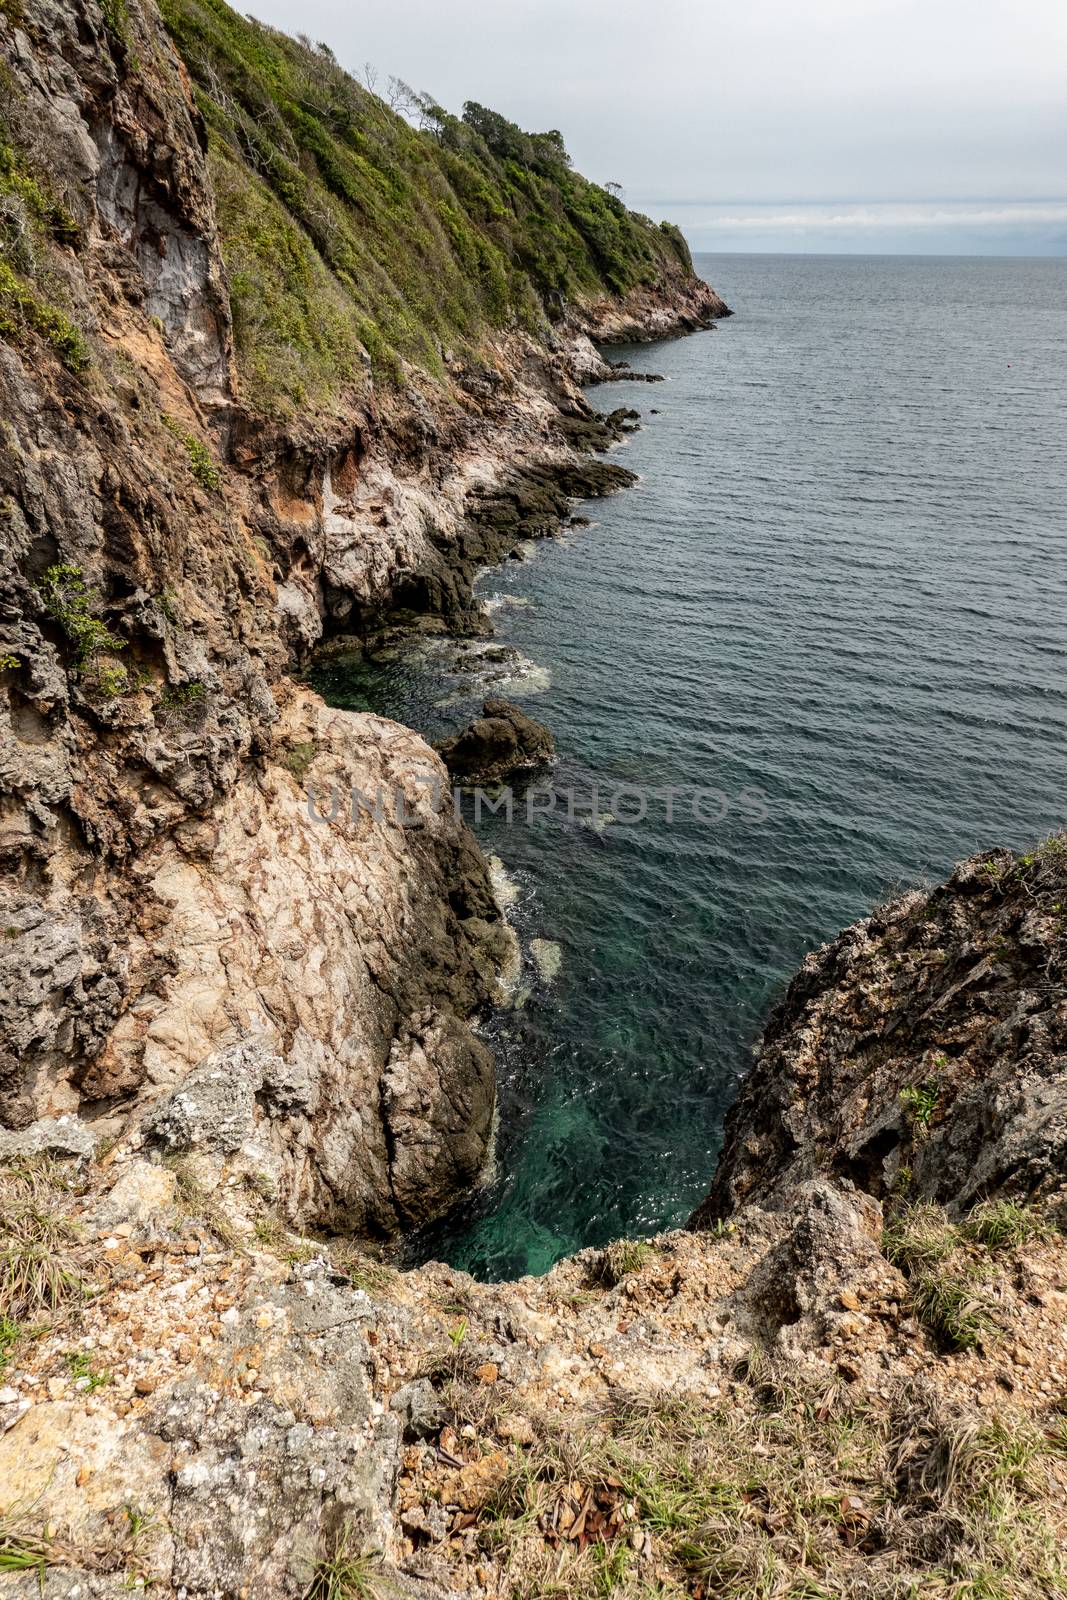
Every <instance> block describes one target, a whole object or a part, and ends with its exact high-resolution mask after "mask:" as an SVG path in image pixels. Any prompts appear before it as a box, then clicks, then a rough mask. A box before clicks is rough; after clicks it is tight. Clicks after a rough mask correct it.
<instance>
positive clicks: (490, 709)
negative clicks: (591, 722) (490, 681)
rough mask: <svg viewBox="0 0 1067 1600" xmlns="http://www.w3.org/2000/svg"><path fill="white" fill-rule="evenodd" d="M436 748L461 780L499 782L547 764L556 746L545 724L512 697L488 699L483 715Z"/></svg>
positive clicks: (504, 781)
mask: <svg viewBox="0 0 1067 1600" xmlns="http://www.w3.org/2000/svg"><path fill="white" fill-rule="evenodd" d="M435 749H436V750H437V752H438V754H439V755H440V756H441V757H442V759H443V760H444V763H445V766H446V767H447V768H448V770H449V772H450V773H451V775H452V776H453V777H454V778H456V779H458V780H459V782H460V783H465V784H497V783H507V782H508V780H509V779H510V778H512V777H514V776H515V775H516V773H520V772H532V771H534V770H535V769H536V768H537V767H542V766H545V765H546V764H547V763H548V762H550V761H551V760H552V759H553V757H554V755H555V750H556V747H555V743H554V741H553V739H552V735H551V733H550V732H549V730H548V729H547V728H546V727H545V726H544V724H543V723H541V722H535V721H534V719H533V718H532V717H528V716H527V715H526V713H525V711H523V710H522V709H521V707H519V706H516V705H512V703H511V701H510V700H486V702H485V704H484V705H483V706H482V715H481V716H480V717H475V719H474V721H473V722H471V723H468V725H467V727H465V728H464V729H463V730H462V731H461V732H460V733H457V734H455V735H454V736H453V737H452V738H451V739H443V740H442V741H441V742H440V743H439V744H437V745H436V746H435Z"/></svg>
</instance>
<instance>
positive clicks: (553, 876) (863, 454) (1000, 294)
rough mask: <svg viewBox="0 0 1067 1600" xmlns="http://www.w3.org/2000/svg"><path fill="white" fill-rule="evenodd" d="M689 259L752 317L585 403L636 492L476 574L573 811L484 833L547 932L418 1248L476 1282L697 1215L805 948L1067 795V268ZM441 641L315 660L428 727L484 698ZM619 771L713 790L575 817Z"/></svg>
mask: <svg viewBox="0 0 1067 1600" xmlns="http://www.w3.org/2000/svg"><path fill="white" fill-rule="evenodd" d="M699 265H700V267H701V269H702V270H703V272H704V274H705V276H707V277H708V278H709V279H710V281H711V282H713V283H714V284H715V286H716V287H717V288H718V289H719V290H720V291H721V292H722V293H723V294H724V296H725V298H726V299H727V301H728V302H729V303H730V304H731V305H732V306H733V307H734V308H735V310H736V316H735V317H734V318H733V319H732V320H731V321H729V322H726V323H723V324H722V325H721V327H720V328H719V329H718V330H717V331H716V332H714V333H710V334H702V335H697V336H695V337H693V338H690V339H687V340H682V341H679V342H676V343H671V344H666V345H661V346H658V347H644V348H641V349H637V350H634V351H626V352H623V354H625V355H626V357H627V358H628V359H630V360H631V361H632V362H633V364H634V365H635V366H638V367H643V368H647V369H649V370H655V371H659V372H662V373H664V374H666V376H667V379H668V381H667V382H666V383H663V384H659V385H656V386H654V387H653V386H651V385H650V386H647V387H646V386H644V385H641V386H638V385H633V384H617V385H613V386H610V387H603V388H600V389H598V390H596V391H594V393H593V396H592V398H593V400H594V403H595V404H596V405H597V406H598V407H600V408H601V409H605V410H606V409H609V408H611V407H613V406H616V405H636V406H637V407H639V409H640V410H641V411H642V413H643V420H644V424H645V425H644V428H643V431H642V432H640V433H639V434H637V435H636V436H635V437H634V438H633V439H632V440H631V441H630V442H628V443H627V444H626V445H624V446H623V447H622V448H621V449H620V451H619V453H618V455H617V457H616V459H618V460H619V461H621V462H623V463H624V464H626V465H627V466H630V467H632V468H634V469H635V470H636V471H637V472H639V473H640V474H641V482H640V484H639V486H638V487H637V488H636V489H634V490H632V491H630V492H628V493H626V494H623V495H620V496H618V497H616V498H614V499H613V500H610V501H607V502H598V503H596V504H595V505H593V506H588V507H584V508H582V509H583V510H587V511H588V512H589V514H590V515H591V516H592V517H593V519H594V523H593V526H592V527H590V528H588V529H586V530H584V531H582V532H577V531H575V532H573V533H571V534H569V535H568V536H567V538H566V539H565V541H564V542H563V543H562V544H559V543H555V542H551V541H550V542H546V543H544V544H542V545H540V546H538V547H537V552H536V554H535V555H534V557H533V559H531V560H529V561H528V562H525V563H521V564H520V563H509V564H507V565H506V567H505V568H503V569H501V570H499V571H496V572H494V573H492V574H489V575H487V578H486V579H485V580H484V582H483V586H482V592H483V594H485V595H486V596H487V597H491V596H497V597H499V596H501V595H505V594H506V595H509V596H512V597H514V598H515V599H516V600H518V601H521V602H524V604H521V605H515V604H510V603H509V604H505V605H502V606H501V607H500V608H499V609H498V610H497V611H496V624H497V632H498V635H499V637H500V639H502V640H504V641H506V642H508V643H510V644H512V645H514V646H516V647H517V648H518V650H519V651H521V652H522V654H523V656H524V657H525V658H527V660H528V661H529V662H532V663H536V664H537V666H538V667H540V668H543V669H545V674H544V675H541V676H539V675H538V674H536V673H535V674H533V675H528V676H527V677H525V678H524V677H522V676H521V675H520V676H519V677H518V678H517V679H512V680H511V681H510V682H508V683H507V684H506V685H505V686H504V688H505V692H506V693H508V694H509V695H510V696H511V697H512V698H515V699H520V700H522V701H523V703H524V704H525V705H526V707H527V709H528V710H529V711H530V712H531V713H532V714H533V715H535V716H538V717H541V718H543V719H544V720H545V721H547V722H548V723H549V724H550V725H551V726H552V728H553V730H554V732H555V735H556V739H557V743H558V745H559V748H560V755H561V759H560V765H559V768H558V770H557V772H556V774H555V783H556V785H557V786H558V787H559V789H560V790H561V791H562V790H567V789H571V790H573V791H574V793H575V797H576V800H575V809H576V815H575V817H574V818H573V820H572V819H569V818H568V816H567V815H566V814H565V811H564V810H563V808H562V806H561V807H560V808H559V809H557V812H556V813H555V814H554V815H551V816H549V817H545V818H541V819H539V820H538V821H536V822H535V823H534V824H533V825H532V826H526V825H525V824H521V823H520V824H516V825H515V826H512V827H510V828H509V827H507V826H506V824H505V822H504V819H503V818H497V819H488V820H487V819H484V818H483V820H482V822H481V823H480V824H479V826H478V831H479V833H480V835H481V838H482V841H483V844H484V846H485V847H486V849H487V850H491V851H494V852H496V853H497V854H499V856H501V857H502V858H503V860H504V862H505V863H506V865H507V867H508V869H509V871H510V872H511V874H512V876H513V877H514V879H515V881H516V883H517V885H518V887H519V891H520V894H519V901H518V904H517V907H516V910H515V916H516V920H517V922H518V925H519V927H520V929H521V931H522V933H523V935H524V937H526V938H529V937H533V936H538V937H543V938H547V939H550V940H553V941H556V942H558V944H559V946H560V949H561V954H562V965H561V968H560V971H559V975H558V977H557V978H556V979H555V981H554V983H553V984H552V985H551V986H550V987H547V988H546V987H545V986H544V985H543V984H541V985H538V984H532V985H530V984H528V987H532V992H531V993H530V994H529V997H528V998H526V1000H525V1003H524V1004H523V1005H522V1007H521V1009H520V1010H518V1011H516V1012H515V1013H513V1014H512V1016H511V1017H510V1019H507V1020H506V1021H504V1022H502V1023H500V1024H498V1025H497V1027H496V1029H495V1030H494V1031H495V1034H496V1042H497V1045H498V1050H499V1055H500V1061H501V1096H500V1102H501V1129H500V1138H499V1147H498V1155H499V1166H498V1176H497V1179H496V1181H495V1183H493V1184H492V1185H491V1186H490V1187H489V1188H488V1189H486V1190H485V1191H484V1192H483V1193H482V1194H480V1195H479V1196H478V1197H476V1199H475V1200H473V1201H472V1202H471V1203H470V1204H469V1205H468V1206H467V1207H466V1208H465V1209H464V1212H463V1214H462V1215H461V1216H460V1217H458V1218H456V1219H453V1221H452V1223H450V1225H449V1226H448V1227H447V1228H445V1229H442V1230H439V1231H438V1233H437V1234H436V1235H435V1236H434V1237H433V1238H432V1239H429V1240H427V1241H424V1242H423V1248H424V1249H425V1250H427V1251H430V1252H432V1253H433V1254H435V1255H437V1256H443V1257H444V1258H446V1259H447V1260H449V1261H451V1262H453V1263H454V1264H456V1265H458V1266H463V1267H467V1268H469V1269H470V1270H472V1271H475V1272H476V1273H478V1274H480V1275H482V1276H489V1277H504V1276H510V1275H513V1274H516V1273H519V1272H522V1271H532V1272H540V1271H543V1270H545V1269H546V1268H547V1267H548V1266H549V1265H550V1264H551V1263H552V1261H554V1260H555V1259H556V1258H557V1257H559V1256H560V1255H562V1254H564V1253H566V1252H568V1251H571V1250H573V1249H575V1248H577V1247H579V1246H582V1245H586V1244H592V1243H597V1242H603V1241H606V1240H608V1239H610V1238H612V1237H616V1236H618V1235H622V1234H627V1235H634V1234H641V1233H645V1232H651V1231H653V1230H655V1229H658V1228H661V1227H664V1226H668V1225H670V1224H674V1223H677V1222H679V1221H681V1220H682V1219H683V1218H684V1217H685V1216H686V1215H687V1213H688V1211H689V1210H690V1208H691V1207H692V1206H693V1205H694V1204H695V1203H696V1202H697V1201H698V1200H699V1199H700V1198H701V1196H702V1194H703V1193H704V1191H705V1189H706V1188H707V1184H708V1180H709V1177H710V1174H711V1170H712V1167H713V1164H714V1159H715V1155H716V1151H717V1149H718V1145H719V1142H720V1130H721V1124H722V1117H723V1114H724V1111H725V1109H726V1107H727V1105H728V1103H729V1101H730V1099H731V1098H732V1096H733V1094H734V1091H735V1087H736V1081H737V1075H738V1073H739V1072H740V1071H741V1070H742V1069H743V1067H744V1063H745V1059H746V1052H747V1050H748V1048H749V1046H750V1045H751V1043H752V1041H753V1040H754V1038H755V1037H756V1036H757V1034H758V1032H759V1030H760V1027H761V1024H762V1022H763V1020H764V1018H765V1016H766V1013H767V1010H768V1007H769V1005H770V1004H771V1003H772V1001H773V1000H774V998H775V997H776V996H777V995H778V994H779V993H780V992H781V990H782V988H783V986H784V983H785V981H786V980H787V978H788V976H789V975H790V974H791V973H792V972H793V971H794V970H795V968H796V966H797V964H798V962H799V961H800V959H801V957H802V956H803V954H804V952H805V951H806V950H808V949H811V948H812V947H813V946H815V945H817V944H819V943H821V942H822V941H823V940H825V939H826V938H828V937H830V936H831V935H833V934H834V933H836V932H837V930H838V929H839V928H841V927H842V926H843V925H845V924H846V923H848V922H850V921H851V920H853V919H854V918H855V917H856V916H858V915H860V914H861V913H863V912H864V911H865V910H867V909H868V908H869V907H871V906H872V905H873V904H874V903H875V902H877V901H878V900H879V899H880V898H882V897H883V896H885V895H886V894H887V893H888V892H889V891H891V890H892V889H893V888H894V887H895V886H897V885H899V884H901V883H911V882H914V881H916V880H920V879H922V878H924V877H929V878H934V879H936V878H939V877H941V876H942V875H943V874H944V873H945V872H946V871H947V870H948V869H949V868H950V867H951V865H952V863H953V861H955V860H956V859H958V858H959V857H961V856H963V855H965V854H967V853H968V852H969V851H971V850H973V849H975V848H977V847H985V846H989V845H993V844H1001V843H1008V844H1014V845H1023V844H1026V843H1027V842H1029V841H1032V840H1034V839H1036V838H1038V837H1039V836H1041V835H1043V834H1045V833H1047V832H1048V831H1049V830H1050V829H1053V828H1055V827H1058V826H1062V825H1063V824H1064V821H1065V817H1067V622H1065V617H1067V611H1065V604H1064V602H1065V595H1067V524H1065V515H1064V503H1065V500H1067V462H1065V451H1064V440H1065V439H1067V428H1065V417H1064V396H1065V374H1067V315H1065V310H1067V262H1065V261H1063V260H1040V261H1037V260H1033V261H1025V260H1023V261H1020V260H989V259H967V260H948V259H936V260H935V259H929V258H924V259H904V258H861V257H860V258H858V257H837V258H832V257H827V258H815V257H810V256H805V257H773V256H751V257H744V256H718V257H706V258H704V259H703V260H702V261H701V262H700V263H699ZM652 407H655V408H656V409H657V411H658V415H654V416H653V415H650V409H651V408H652ZM447 665H448V663H447V662H445V661H443V660H442V659H440V658H437V657H434V656H432V655H431V656H430V657H428V658H427V657H426V656H424V655H423V656H417V657H412V658H408V657H402V658H401V659H400V660H397V661H392V662H389V663H386V664H384V665H382V666H379V667H378V668H377V669H376V670H375V671H374V672H372V673H370V674H369V675H368V674H367V672H366V671H365V670H364V669H361V668H359V667H358V664H352V663H349V664H345V663H341V664H335V665H334V666H332V667H331V668H330V669H329V670H328V672H326V673H325V674H324V675H323V677H322V678H321V680H320V681H321V686H322V687H323V688H324V690H325V691H326V693H327V695H328V697H329V698H331V699H332V700H334V701H335V702H338V703H342V704H344V703H349V704H372V705H373V706H374V707H375V709H378V710H384V711H386V712H388V713H390V714H392V715H395V716H398V717H400V718H401V719H403V720H408V721H412V722H414V723H415V724H416V725H418V726H420V727H422V728H424V729H425V730H426V731H427V732H428V733H429V734H430V735H431V736H435V737H436V736H438V735H439V734H440V733H441V732H443V731H445V730H446V729H447V728H452V727H454V726H456V725H457V724H458V723H460V722H461V721H463V720H465V719H466V717H467V716H469V715H470V714H472V713H473V712H474V711H475V710H476V709H477V703H478V695H479V693H480V691H481V690H482V688H483V687H484V677H479V676H478V674H477V673H472V672H470V671H468V672H467V673H466V674H463V673H460V674H459V675H458V676H457V674H456V672H455V671H453V672H452V674H451V676H450V675H448V673H447V672H446V670H445V668H446V667H447ZM496 670H497V671H500V670H505V671H506V670H508V669H506V668H505V669H501V668H497V669H496ZM545 675H547V677H548V678H549V679H550V682H549V683H548V686H547V687H545V686H544V679H545ZM440 702H445V703H444V704H441V703H440ZM620 785H623V786H627V787H629V788H634V787H638V788H643V789H648V788H663V787H665V786H673V787H676V788H678V789H681V790H683V791H685V795H686V796H691V791H692V790H693V789H698V790H701V791H716V792H717V794H718V796H719V798H717V799H716V798H708V797H707V796H705V798H704V799H703V801H702V803H701V807H700V813H701V814H700V815H699V816H697V815H694V812H693V809H692V804H691V799H687V798H684V797H683V798H682V799H680V800H679V801H677V802H676V804H675V808H674V818H673V821H672V822H671V823H668V822H667V820H666V816H665V809H666V808H665V803H664V802H649V814H648V817H647V818H646V819H645V820H643V821H633V822H628V821H625V820H618V821H615V822H609V823H605V822H604V820H603V817H601V818H600V821H599V825H591V819H590V817H589V816H588V813H589V811H590V809H591V796H592V791H593V788H594V786H598V787H599V790H600V809H601V811H603V810H612V809H615V806H614V803H613V799H612V795H613V791H614V790H616V789H617V788H618V787H619V786H620ZM760 797H762V799H761V798H760ZM617 798H618V799H619V801H620V804H619V805H618V808H617V809H618V812H619V815H620V816H626V815H632V814H633V813H634V811H635V809H636V808H637V801H636V799H635V798H634V797H633V796H620V797H617ZM763 808H765V815H764V812H763ZM761 818H762V820H761Z"/></svg>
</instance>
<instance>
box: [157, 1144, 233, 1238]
mask: <svg viewBox="0 0 1067 1600" xmlns="http://www.w3.org/2000/svg"><path fill="white" fill-rule="evenodd" d="M164 1165H165V1166H168V1167H169V1168H170V1169H171V1171H172V1172H173V1173H174V1177H175V1180H176V1182H175V1190H174V1199H175V1204H176V1206H177V1208H178V1211H179V1212H180V1214H181V1215H182V1217H184V1218H185V1220H186V1221H187V1222H199V1223H202V1224H203V1226H204V1227H205V1228H207V1229H208V1230H209V1231H210V1232H211V1233H213V1234H214V1235H215V1237H216V1239H218V1240H219V1242H220V1243H221V1244H224V1245H225V1246H226V1247H227V1249H229V1250H233V1251H234V1252H235V1253H236V1254H237V1255H242V1254H243V1253H244V1248H245V1246H244V1240H243V1239H242V1237H241V1235H240V1233H239V1232H238V1230H237V1229H236V1228H235V1227H234V1225H233V1223H232V1221H231V1220H230V1218H229V1217H228V1216H227V1214H226V1210H225V1208H224V1207H223V1206H222V1205H221V1204H220V1202H219V1201H218V1200H217V1199H216V1198H215V1196H214V1195H213V1194H211V1193H210V1192H209V1191H208V1190H207V1189H205V1188H204V1186H203V1184H202V1183H201V1182H200V1180H199V1178H197V1176H196V1174H195V1173H194V1172H193V1170H192V1168H191V1167H190V1166H189V1165H188V1163H187V1162H186V1161H185V1160H184V1159H183V1158H182V1157H180V1156H178V1157H173V1156H171V1157H164Z"/></svg>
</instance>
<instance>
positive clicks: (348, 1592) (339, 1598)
mask: <svg viewBox="0 0 1067 1600" xmlns="http://www.w3.org/2000/svg"><path fill="white" fill-rule="evenodd" d="M378 1559H379V1558H378V1556H377V1554H376V1553H375V1554H371V1555H364V1554H359V1553H357V1552H356V1551H355V1549H354V1547H353V1544H352V1540H351V1535H350V1534H349V1533H348V1531H347V1530H345V1531H344V1532H342V1533H341V1534H340V1535H339V1537H338V1538H337V1539H336V1540H335V1542H334V1544H333V1548H332V1549H331V1551H330V1553H329V1554H328V1555H326V1556H324V1557H323V1558H322V1560H321V1561H320V1562H319V1563H318V1565H317V1566H316V1568H315V1573H314V1576H313V1577H312V1580H311V1583H310V1585H309V1586H308V1589H307V1591H306V1594H305V1596H304V1600H376V1597H377V1596H378V1595H379V1594H380V1592H381V1591H380V1590H379V1589H378V1588H377V1587H376V1585H375V1582H374V1575H375V1570H376V1567H377V1564H378Z"/></svg>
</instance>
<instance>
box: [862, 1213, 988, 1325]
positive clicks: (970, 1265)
mask: <svg viewBox="0 0 1067 1600" xmlns="http://www.w3.org/2000/svg"><path fill="white" fill-rule="evenodd" d="M962 1245H963V1240H962V1238H961V1235H960V1233H959V1231H958V1230H957V1229H956V1228H954V1227H953V1225H952V1223H951V1222H950V1221H949V1220H948V1217H947V1216H946V1215H945V1213H944V1211H943V1210H942V1209H941V1207H940V1206H936V1205H913V1206H908V1207H906V1208H905V1209H904V1210H903V1211H901V1212H900V1213H899V1214H898V1215H897V1216H895V1217H894V1218H892V1220H891V1221H889V1222H888V1223H887V1224H886V1227H885V1231H884V1233H883V1235H882V1249H883V1251H884V1253H885V1255H886V1258H887V1259H888V1260H889V1261H891V1262H892V1263H893V1265H894V1266H895V1267H899V1268H900V1270H901V1272H903V1274H904V1276H905V1277H906V1278H907V1280H908V1287H909V1289H910V1291H911V1302H912V1309H913V1310H914V1312H915V1315H916V1317H917V1318H918V1320H919V1322H921V1323H922V1325H923V1327H924V1328H925V1329H926V1331H927V1332H928V1333H929V1334H930V1336H931V1338H933V1339H935V1340H936V1341H937V1342H938V1343H939V1344H941V1345H944V1346H945V1347H946V1348H947V1349H949V1350H973V1349H974V1348H975V1346H976V1345H978V1344H980V1343H981V1341H982V1339H983V1338H987V1337H989V1336H991V1335H993V1334H994V1333H995V1332H996V1324H995V1322H994V1321H993V1317H992V1315H991V1312H990V1307H989V1304H988V1301H987V1298H986V1296H985V1294H984V1293H983V1291H982V1289H981V1286H980V1284H979V1282H978V1278H979V1265H980V1264H978V1265H976V1263H975V1262H974V1261H972V1260H971V1259H970V1258H969V1257H968V1256H967V1255H966V1254H965V1253H964V1251H963V1249H962Z"/></svg>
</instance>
